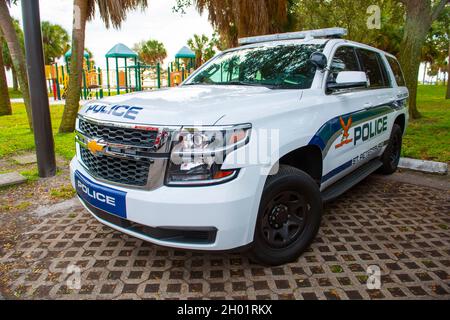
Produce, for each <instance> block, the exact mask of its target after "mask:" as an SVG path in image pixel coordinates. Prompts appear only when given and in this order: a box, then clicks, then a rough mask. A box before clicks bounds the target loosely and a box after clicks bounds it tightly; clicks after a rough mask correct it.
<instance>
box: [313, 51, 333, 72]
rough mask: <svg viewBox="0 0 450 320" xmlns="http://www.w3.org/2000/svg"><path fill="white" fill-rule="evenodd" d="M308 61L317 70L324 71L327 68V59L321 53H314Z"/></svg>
mask: <svg viewBox="0 0 450 320" xmlns="http://www.w3.org/2000/svg"><path fill="white" fill-rule="evenodd" d="M309 61H310V62H311V63H312V64H313V65H314V66H316V68H317V69H319V70H325V69H326V68H327V66H328V59H327V57H326V56H325V55H324V54H323V53H322V52H314V53H313V54H312V55H311V57H309Z"/></svg>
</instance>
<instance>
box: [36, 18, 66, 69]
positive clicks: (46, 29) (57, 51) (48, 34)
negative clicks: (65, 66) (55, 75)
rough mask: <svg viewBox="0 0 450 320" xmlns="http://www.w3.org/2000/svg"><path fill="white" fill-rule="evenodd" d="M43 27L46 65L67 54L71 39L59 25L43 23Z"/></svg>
mask: <svg viewBox="0 0 450 320" xmlns="http://www.w3.org/2000/svg"><path fill="white" fill-rule="evenodd" d="M41 25H42V42H43V45H44V59H45V64H51V63H53V62H55V60H56V59H59V58H60V57H61V56H62V55H64V53H66V52H67V50H68V49H69V47H70V42H69V41H70V37H69V34H68V33H67V31H66V30H65V29H64V28H63V27H61V26H60V25H58V24H52V23H50V22H48V21H43V22H42V24H41Z"/></svg>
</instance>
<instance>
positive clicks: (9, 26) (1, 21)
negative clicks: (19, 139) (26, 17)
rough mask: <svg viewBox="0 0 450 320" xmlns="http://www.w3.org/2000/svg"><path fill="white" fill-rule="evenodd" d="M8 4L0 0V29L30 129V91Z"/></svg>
mask: <svg viewBox="0 0 450 320" xmlns="http://www.w3.org/2000/svg"><path fill="white" fill-rule="evenodd" d="M10 4H11V1H10V0H0V29H1V30H2V32H3V36H4V38H5V40H6V43H7V44H8V48H9V52H10V54H11V60H12V63H13V67H14V70H15V71H16V73H17V79H18V80H19V84H20V88H21V90H22V95H23V100H24V103H25V109H26V111H27V117H28V124H29V126H30V129H32V128H33V120H32V116H31V103H30V93H29V91H28V79H27V71H26V70H27V69H26V63H25V55H24V52H23V50H22V47H21V45H20V42H19V38H18V36H17V33H16V29H15V28H14V22H13V19H12V18H11V15H10V13H9V8H8V5H10Z"/></svg>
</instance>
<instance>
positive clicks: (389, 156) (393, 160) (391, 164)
mask: <svg viewBox="0 0 450 320" xmlns="http://www.w3.org/2000/svg"><path fill="white" fill-rule="evenodd" d="M402 140H403V134H402V128H401V127H400V126H399V125H398V124H394V127H393V128H392V133H391V138H390V140H389V144H388V146H387V147H386V150H385V151H384V153H383V155H382V156H381V162H383V166H382V167H381V168H380V170H379V171H380V172H381V173H383V174H393V173H394V172H395V171H397V168H398V163H399V162H400V155H401V153H402Z"/></svg>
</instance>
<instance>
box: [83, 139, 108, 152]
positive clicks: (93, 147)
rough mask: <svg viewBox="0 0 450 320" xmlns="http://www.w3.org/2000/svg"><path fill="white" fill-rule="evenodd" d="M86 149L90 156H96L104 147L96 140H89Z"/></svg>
mask: <svg viewBox="0 0 450 320" xmlns="http://www.w3.org/2000/svg"><path fill="white" fill-rule="evenodd" d="M87 147H88V149H89V151H90V152H91V153H92V154H94V155H96V154H97V153H99V152H103V150H105V147H106V146H105V145H104V144H100V143H99V142H98V141H97V140H91V141H89V142H88V144H87Z"/></svg>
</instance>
